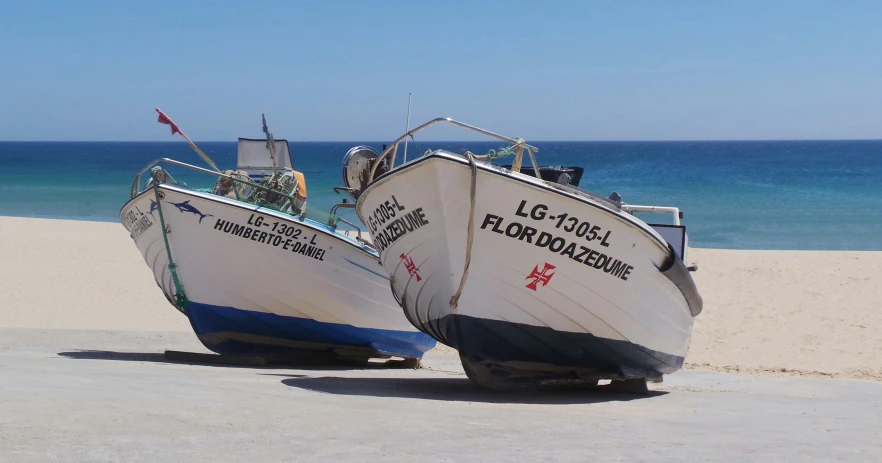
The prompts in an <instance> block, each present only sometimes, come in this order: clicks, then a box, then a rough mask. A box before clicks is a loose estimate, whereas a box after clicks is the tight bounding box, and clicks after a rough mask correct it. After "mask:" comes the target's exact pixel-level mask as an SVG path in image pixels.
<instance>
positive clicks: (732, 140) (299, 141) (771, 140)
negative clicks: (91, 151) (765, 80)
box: [0, 137, 882, 144]
mask: <svg viewBox="0 0 882 463" xmlns="http://www.w3.org/2000/svg"><path fill="white" fill-rule="evenodd" d="M242 138H245V137H242ZM252 140H254V139H252ZM275 140H287V141H288V143H385V144H390V143H391V142H390V141H388V140H291V139H285V138H275ZM792 141H813V142H832V141H882V138H755V139H749V138H743V139H722V138H721V139H716V138H714V139H682V140H673V139H671V140H649V139H647V140H551V139H547V140H539V139H534V140H531V141H530V143H696V142H719V143H740V142H746V143H749V142H792ZM195 142H199V143H237V142H238V140H235V141H231V140H194V143H195ZM0 143H182V144H187V142H186V141H185V140H167V141H161V140H0ZM419 143H494V142H493V141H490V140H472V141H467V140H447V141H445V140H424V141H420V142H419Z"/></svg>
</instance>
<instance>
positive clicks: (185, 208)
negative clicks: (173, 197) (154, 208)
mask: <svg viewBox="0 0 882 463" xmlns="http://www.w3.org/2000/svg"><path fill="white" fill-rule="evenodd" d="M169 204H171V205H172V206H174V207H176V208H178V210H179V211H181V212H189V213H191V214H196V215H198V216H199V223H202V219H204V218H206V217H214V216H213V215H211V214H203V213H201V212H199V209H196V208H195V207H193V206H191V205H190V200H187V201H184V202H182V203H172V202H170V203H169Z"/></svg>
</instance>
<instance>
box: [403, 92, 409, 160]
mask: <svg viewBox="0 0 882 463" xmlns="http://www.w3.org/2000/svg"><path fill="white" fill-rule="evenodd" d="M410 95H411V94H410V93H408V94H407V125H405V126H404V133H407V132H408V131H409V130H410ZM406 162H407V138H405V139H404V162H403V163H402V164H404V163H406Z"/></svg>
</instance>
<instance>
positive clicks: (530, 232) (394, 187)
mask: <svg viewBox="0 0 882 463" xmlns="http://www.w3.org/2000/svg"><path fill="white" fill-rule="evenodd" d="M437 123H444V124H452V125H454V126H457V127H461V128H465V129H468V130H472V131H475V132H479V133H481V134H484V135H487V136H489V137H491V138H494V139H496V140H501V141H503V142H505V143H506V145H508V148H507V149H506V150H505V152H506V153H511V154H513V155H514V157H515V158H514V162H513V163H512V165H511V168H510V169H506V168H503V167H499V166H495V165H493V164H491V162H489V161H491V160H492V159H491V158H493V157H494V156H495V155H498V153H491V155H490V156H487V155H484V156H478V155H474V154H473V153H470V152H466V153H465V154H456V153H452V152H449V151H444V150H434V151H431V150H430V151H427V152H426V154H424V155H422V156H420V157H418V158H416V159H412V160H411V161H410V162H407V163H404V164H402V165H399V166H395V167H394V168H392V169H390V168H389V166H394V165H395V157H396V152H397V149H398V146H399V143H401V142H402V141H404V140H406V139H407V137H411V136H412V135H413V134H415V133H417V132H419V131H421V130H423V129H425V128H426V127H429V126H431V125H433V124H437ZM536 151H537V149H536V148H535V147H533V146H530V145H528V144H527V143H525V142H524V140H521V139H512V138H508V137H503V136H500V135H497V134H494V133H492V132H488V131H486V130H483V129H480V128H477V127H473V126H470V125H467V124H463V123H460V122H457V121H454V120H451V119H446V118H439V119H435V120H432V121H429V122H428V123H426V124H424V125H422V126H420V127H418V128H416V129H414V130H411V131H409V132H408V133H407V134H405V135H404V136H402V137H401V138H399V139H398V140H396V141H395V142H393V143H392V144H391V145H390V146H389V147H388V148H387V149H385V150H384V152H383V153H377V154H376V155H375V156H374V159H373V161H372V162H371V163H370V164H369V167H367V168H365V167H364V166H365V164H364V163H362V164H361V165H358V166H353V168H352V169H353V172H350V173H349V174H348V177H349V178H350V179H354V180H353V181H350V183H352V184H353V185H351V187H352V192H353V194H354V196H356V197H357V209H356V210H357V213H358V215H359V217H360V218H361V220H362V221H363V222H364V223H365V224H366V225H367V228H368V230H369V233H370V234H371V237H372V239H373V243H374V244H375V245H376V246H377V248H378V249H379V251H380V258H381V261H382V263H383V266H384V267H385V269H386V272H387V273H388V274H389V276H390V278H391V280H390V284H391V289H392V292H393V294H394V295H395V298H396V299H397V300H398V302H399V303H400V304H401V307H402V308H403V309H404V312H405V314H406V315H407V318H408V319H409V320H410V322H411V323H412V324H413V326H415V327H417V328H419V329H420V330H422V331H423V332H425V333H427V334H430V335H431V336H432V337H433V338H435V339H437V340H438V341H440V342H442V343H444V344H446V345H448V346H451V347H453V348H455V349H457V350H458V351H459V354H460V358H461V360H462V363H463V367H464V368H465V371H466V373H467V374H468V376H469V378H470V379H472V381H473V382H475V383H477V384H479V385H482V386H486V387H489V388H498V389H504V388H512V387H521V386H523V385H526V384H535V383H536V382H537V381H538V382H540V383H541V382H543V381H545V382H548V381H552V380H555V381H556V380H566V381H576V382H578V381H583V382H586V383H596V381H597V380H600V379H610V380H613V381H616V382H622V383H623V384H625V383H629V382H630V383H632V384H633V382H634V381H640V382H642V384H643V385H644V387H645V381H646V380H647V379H649V380H655V381H657V380H660V379H661V377H662V375H664V374H668V373H672V372H674V371H676V370H678V369H680V368H681V367H682V365H683V361H684V357H685V356H686V353H687V349H688V346H689V341H690V336H691V332H692V325H693V319H694V317H696V316H697V315H698V314H699V312H700V311H701V308H702V300H701V297H700V296H699V294H698V291H697V289H696V287H695V284H694V282H693V280H692V277H691V275H690V273H689V270H690V269H688V268H687V266H686V265H685V258H686V253H687V248H688V243H687V234H686V229H685V227H684V226H683V225H682V224H681V223H680V218H681V214H680V211H679V210H678V209H677V208H675V207H653V206H637V205H629V204H626V203H624V202H622V201H621V198H618V195H616V194H613V195H611V198H604V197H601V196H598V195H595V194H593V193H590V192H588V191H585V190H583V189H580V188H577V187H575V186H573V185H571V184H570V182H569V181H568V178H567V179H565V180H561V181H550V180H544V179H543V178H537V177H535V176H531V175H526V174H524V173H523V172H521V164H522V161H523V156H524V154H525V153H526V154H527V155H528V157H529V160H530V162H531V163H532V169H530V172H540V171H543V170H544V171H548V169H547V168H545V169H540V168H539V167H538V166H537V164H536V161H535V157H534V153H535V152H536ZM551 170H552V171H553V170H554V169H551ZM550 174H553V172H550ZM542 177H546V178H553V177H554V175H545V174H544V173H543V175H542ZM567 177H569V176H567ZM635 212H655V213H662V214H666V215H670V216H671V217H672V220H669V222H670V223H668V224H652V225H650V224H647V223H645V222H644V221H643V220H640V219H639V218H637V217H635V215H634V213H635ZM632 380H633V381H632Z"/></svg>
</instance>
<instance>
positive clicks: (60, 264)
mask: <svg viewBox="0 0 882 463" xmlns="http://www.w3.org/2000/svg"><path fill="white" fill-rule="evenodd" d="M690 252H691V253H692V254H691V260H692V261H693V262H697V263H698V264H699V270H698V272H697V273H695V274H694V276H695V278H696V282H697V284H698V287H699V290H700V291H701V294H702V296H703V297H704V300H705V308H704V312H703V313H702V314H701V315H700V316H699V317H698V319H697V321H696V325H695V330H694V335H693V341H692V346H691V348H690V352H689V355H688V356H687V359H686V361H687V368H692V369H714V370H721V371H742V372H750V373H756V374H797V375H813V376H835V377H848V378H865V379H874V380H882V336H880V335H879V333H880V332H882V311H880V310H878V307H877V306H878V304H879V303H880V301H882V252H840V251H730V250H715V249H693V250H691V251H690ZM0 327H16V328H40V329H79V330H110V331H118V330H126V331H133V330H135V331H189V330H190V326H189V323H188V322H187V320H186V318H185V317H183V316H182V315H181V314H179V313H178V312H177V311H176V310H175V309H174V308H172V307H171V305H169V303H168V302H167V301H166V300H165V298H164V297H163V296H162V294H161V292H160V291H159V289H158V288H157V287H156V284H155V283H154V282H153V277H152V275H151V274H150V272H149V270H148V269H147V266H146V265H144V262H143V261H142V259H141V256H140V254H139V253H138V251H137V250H136V249H135V246H134V245H133V243H132V242H131V240H130V239H129V237H128V234H127V233H126V231H125V229H124V228H123V227H122V226H121V225H118V224H115V223H95V222H79V221H64V220H46V219H23V218H10V217H0ZM782 370H783V371H782Z"/></svg>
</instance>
